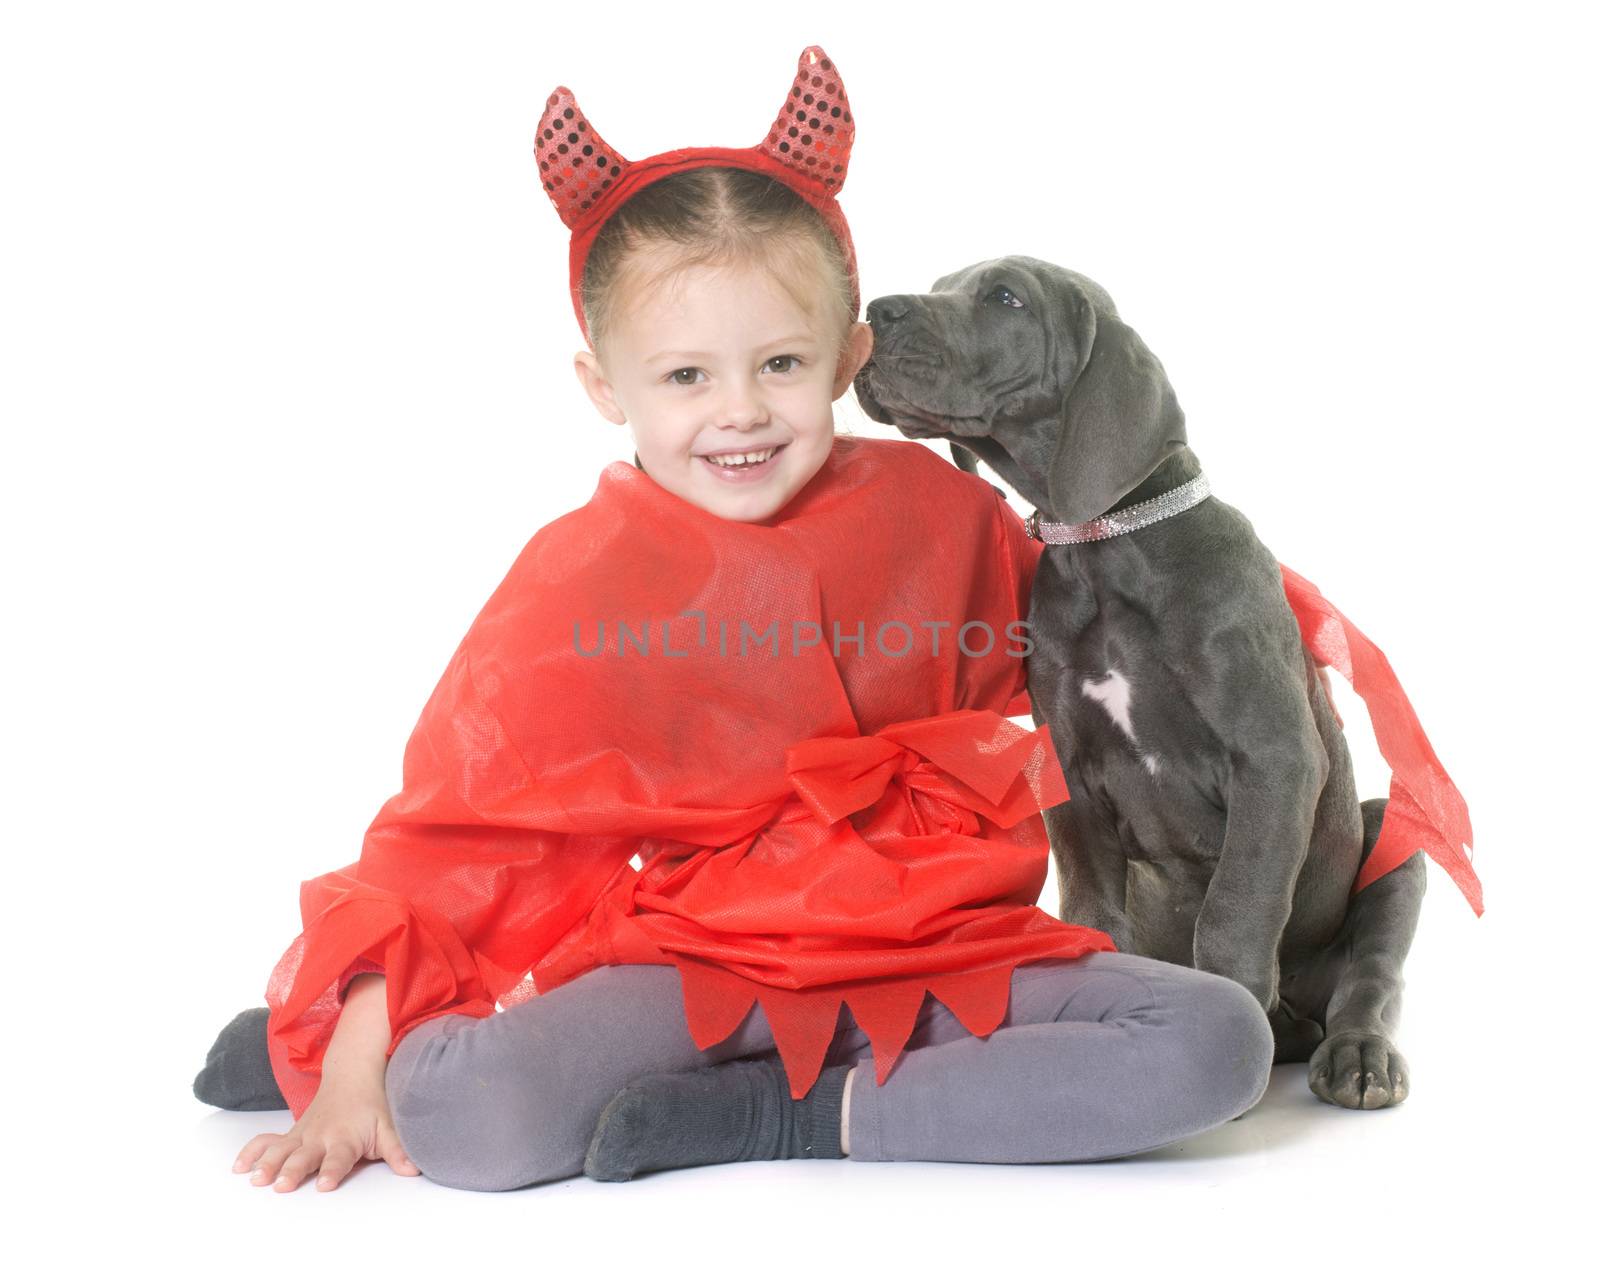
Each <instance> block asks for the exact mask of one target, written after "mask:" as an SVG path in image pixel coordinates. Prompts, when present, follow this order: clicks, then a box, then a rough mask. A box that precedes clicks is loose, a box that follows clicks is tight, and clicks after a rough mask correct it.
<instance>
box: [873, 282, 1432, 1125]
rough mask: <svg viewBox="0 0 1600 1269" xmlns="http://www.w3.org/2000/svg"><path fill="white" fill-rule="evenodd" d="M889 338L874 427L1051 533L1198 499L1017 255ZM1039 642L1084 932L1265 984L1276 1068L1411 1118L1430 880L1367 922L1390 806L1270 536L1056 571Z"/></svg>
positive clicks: (1085, 326)
mask: <svg viewBox="0 0 1600 1269" xmlns="http://www.w3.org/2000/svg"><path fill="white" fill-rule="evenodd" d="M867 320H868V321H869V322H870V323H871V324H872V329H873V332H874V336H875V346H874V351H873V355H872V358H871V360H870V361H869V362H868V363H867V364H866V366H865V367H864V368H863V369H862V370H861V372H860V374H859V376H858V377H857V379H856V381H855V388H856V394H857V397H858V398H859V400H860V402H861V405H862V408H863V409H864V410H865V411H866V413H867V415H868V416H869V417H870V418H872V419H873V420H875V421H877V422H882V423H889V424H892V425H894V426H895V427H898V428H899V429H900V431H901V432H903V433H904V434H905V435H906V436H909V437H920V438H927V437H945V438H949V439H950V440H951V442H952V445H953V447H959V448H961V449H965V450H967V451H969V452H970V453H971V454H972V455H975V456H976V458H979V459H982V460H983V461H984V462H986V463H988V464H989V466H991V467H992V468H993V469H994V470H995V471H996V472H998V473H999V474H1000V476H1001V477H1003V478H1004V479H1005V480H1006V481H1007V482H1008V483H1009V484H1010V485H1011V486H1012V487H1013V488H1014V489H1016V490H1017V491H1018V492H1019V493H1020V494H1021V495H1022V496H1023V497H1024V498H1026V499H1028V500H1029V501H1030V502H1031V503H1032V504H1033V505H1034V506H1035V507H1037V508H1038V515H1039V516H1040V517H1042V518H1044V519H1047V520H1053V521H1058V522H1067V523H1069V524H1072V525H1079V524H1082V523H1083V522H1086V521H1092V520H1095V519H1096V518H1097V517H1099V516H1101V515H1102V514H1104V513H1106V512H1110V511H1114V510H1121V509H1123V508H1127V507H1131V506H1133V505H1135V504H1139V503H1144V502H1146V501H1148V500H1150V499H1153V498H1157V497H1159V496H1160V495H1162V494H1164V493H1166V492H1167V491H1169V490H1180V487H1183V486H1187V485H1188V482H1190V481H1192V480H1193V479H1194V478H1195V477H1197V476H1199V475H1200V463H1199V460H1198V459H1197V458H1196V457H1195V454H1194V452H1193V451H1192V450H1191V449H1190V448H1189V445H1188V437H1187V433H1186V430H1185V426H1184V415H1183V411H1182V409H1180V408H1179V406H1178V399H1177V396H1176V395H1175V394H1174V392H1173V390H1172V386H1171V384H1169V383H1168V382H1167V376H1166V373H1165V372H1164V371H1163V369H1162V367H1161V363H1160V362H1159V361H1158V360H1157V359H1156V357H1155V356H1154V354H1152V353H1151V352H1150V350H1149V349H1148V348H1147V347H1146V346H1145V344H1144V341H1143V340H1141V339H1140V338H1139V336H1138V335H1137V334H1136V333H1135V332H1134V330H1133V328H1132V327H1130V326H1129V325H1127V324H1126V323H1125V322H1123V321H1122V320H1121V318H1120V317H1118V315H1117V309H1116V305H1115V304H1113V302H1112V300H1111V297H1110V296H1109V295H1108V294H1106V292H1105V291H1104V290H1103V289H1102V288H1101V287H1100V286H1098V285H1097V284H1095V283H1094V282H1092V281H1090V280H1089V279H1088V278H1086V277H1084V276H1083V275H1081V274H1078V273H1073V272H1071V271H1070V270H1067V269H1064V268H1061V267H1059V266H1057V265H1053V264H1050V263H1048V262H1046V261H1043V260H1036V259H1033V258H1031V257H1028V256H1005V257H1002V258H1000V259H997V260H988V261H985V262H983V263H981V264H975V265H973V266H971V267H970V268H966V269H962V270H961V271H959V272H957V273H951V274H948V275H946V276H945V277H942V278H940V279H939V280H938V281H936V282H935V283H934V284H933V290H932V291H931V292H929V293H928V294H925V295H888V296H882V297H880V298H878V299H876V300H874V301H873V302H872V303H871V304H869V305H868V306H867ZM958 452H959V451H958ZM962 465H963V466H966V467H968V469H969V470H970V469H971V465H970V464H969V463H963V464H962ZM1191 488H1192V487H1191ZM1173 501H1178V502H1182V501H1186V499H1184V498H1183V495H1182V493H1181V491H1180V492H1179V493H1178V494H1175V495H1174V499H1169V500H1168V502H1169V503H1170V502H1173ZM1159 506H1160V504H1158V507H1159ZM1029 627H1030V630H1029V633H1030V636H1031V638H1032V640H1033V651H1032V653H1031V654H1030V657H1029V662H1028V683H1029V691H1030V695H1031V696H1032V699H1033V702H1034V718H1035V721H1036V722H1038V723H1047V724H1048V725H1049V727H1050V731H1051V735H1052V737H1053V739H1054V741H1055V746H1056V750H1057V753H1058V755H1059V756H1060V758H1061V760H1062V764H1063V767H1064V770H1065V773H1066V778H1067V786H1068V789H1069V790H1070V792H1071V799H1070V800H1069V801H1067V802H1064V803H1062V804H1061V805H1059V806H1056V807H1053V808H1051V809H1050V810H1048V811H1046V812H1045V813H1044V815H1045V823H1046V827H1047V830H1048V832H1049V835H1050V842H1051V848H1052V851H1053V853H1054V855H1055V858H1056V864H1057V868H1058V872H1059V877H1060V887H1061V889H1060V915H1061V919H1062V920H1064V921H1069V922H1073V923H1076V924H1081V925H1089V926H1093V927H1095V928H1097V929H1101V930H1104V931H1106V932H1107V933H1108V934H1110V935H1111V937H1112V938H1113V939H1114V940H1115V941H1116V944H1117V947H1118V948H1119V949H1120V950H1122V951H1129V952H1134V953H1137V954H1139V955H1142V956H1152V957H1157V958H1159V959H1161V960H1166V961H1174V962H1177V963H1179V964H1183V965H1192V966H1194V967H1196V968H1199V969H1203V970H1208V971H1210V972H1212V973H1216V974H1222V975H1224V976H1226V977H1228V978H1232V979H1234V980H1235V981H1236V982H1239V983H1241V984H1242V985H1244V986H1245V987H1246V988H1248V989H1249V990H1250V991H1251V992H1252V993H1254V995H1255V997H1256V999H1257V1000H1258V1001H1260V1002H1261V1006H1262V1008H1263V1009H1264V1010H1266V1012H1267V1016H1268V1018H1269V1020H1270V1021H1271V1023H1272V1028H1273V1034H1274V1036H1275V1038H1276V1044H1277V1053H1276V1061H1278V1062H1306V1061H1309V1068H1308V1072H1307V1074H1308V1079H1309V1082H1310V1085H1311V1088H1312V1090H1313V1091H1314V1092H1315V1093H1316V1094H1317V1096H1318V1097H1320V1098H1322V1099H1323V1100H1324V1101H1326V1102H1330V1103H1333V1104H1336V1105H1340V1106H1348V1107H1352V1108H1359V1109H1373V1108H1376V1107H1381V1106H1388V1105H1393V1104H1396V1103H1398V1102H1401V1101H1403V1100H1404V1099H1405V1097H1406V1095H1407V1093H1408V1092H1409V1091H1410V1080H1409V1078H1408V1075H1407V1072H1406V1064H1405V1061H1404V1059H1403V1058H1402V1057H1401V1055H1400V1052H1399V1050H1398V1049H1397V1048H1396V1047H1395V1042H1394V1032H1395V1028H1396V1027H1397V1025H1398V1022H1399V1014H1400V999H1401V987H1402V978H1401V969H1402V965H1403V963H1404V961H1405V957H1406V953H1407V952H1408V951H1409V950H1410V947H1411V940H1412V936H1413V934H1414V932H1415V930H1416V925H1417V917H1418V914H1419V911H1420V909H1421V904H1422V895H1423V890H1424V886H1425V883H1426V877H1425V874H1424V871H1423V865H1424V858H1423V856H1422V855H1420V854H1418V855H1414V856H1412V857H1411V858H1410V859H1409V860H1407V861H1406V863H1405V864H1404V865H1402V866H1401V867H1399V868H1396V869H1394V870H1393V871H1391V872H1389V873H1388V874H1386V875H1385V876H1383V877H1381V878H1379V879H1378V880H1377V881H1375V882H1373V883H1372V884H1370V885H1368V886H1366V887H1364V888H1363V889H1362V890H1360V891H1359V892H1357V893H1356V894H1354V895H1353V896H1352V894H1351V887H1352V884H1353V882H1354V880H1355V877H1356V873H1357V872H1358V870H1359V869H1360V867H1361V864H1362V861H1363V860H1364V859H1365V858H1366V856H1367V854H1368V853H1369V852H1370V851H1371V849H1372V846H1373V843H1374V842H1375V841H1376V839H1377V836H1378V829H1379V827H1380V826H1381V824H1382V822H1383V813H1384V807H1385V805H1386V801H1387V799H1382V798H1379V799H1372V800H1370V801H1366V802H1362V801H1360V800H1359V799H1358V798H1357V796H1356V789H1355V782H1354V779H1353V776H1352V772H1351V765H1350V754H1349V751H1348V749H1347V748H1346V746H1345V742H1344V734H1343V731H1342V730H1341V727H1340V723H1339V721H1338V719H1337V717H1336V715H1335V714H1334V712H1333V710H1332V708H1331V705H1330V703H1329V700H1328V697H1327V695H1326V692H1325V686H1324V682H1323V680H1322V679H1321V677H1320V676H1319V673H1318V667H1317V665H1316V663H1315V661H1314V660H1313V659H1312V657H1311V655H1310V653H1309V652H1308V651H1307V650H1306V649H1305V648H1304V647H1303V646H1302V644H1301V640H1300V631H1299V627H1298V625H1297V624H1296V622H1295V619H1294V615H1293V613H1292V612H1291V611H1290V608H1289V605H1288V601H1287V599H1286V598H1285V596H1284V592H1283V583H1282V580H1281V575H1280V573H1279V569H1278V565H1277V563H1276V561H1275V560H1274V559H1273V556H1272V554H1271V553H1270V552H1269V551H1268V550H1267V548H1266V547H1265V546H1263V545H1262V543H1261V541H1260V540H1259V539H1258V538H1257V537H1256V535H1255V532H1254V531H1253V530H1252V529H1251V527H1250V522H1249V521H1248V520H1247V519H1245V517H1244V516H1243V515H1241V514H1240V513H1239V512H1238V511H1236V510H1235V509H1234V508H1233V507H1231V506H1229V505H1228V504H1227V503H1225V502H1222V501H1220V500H1219V499H1217V498H1215V497H1205V498H1203V500H1201V501H1199V502H1197V503H1195V504H1194V505H1192V506H1189V507H1188V508H1187V509H1184V510H1181V511H1180V512H1178V513H1177V514H1170V515H1168V516H1167V517H1166V518H1162V519H1157V520H1154V521H1153V522H1150V523H1145V524H1143V526H1142V527H1139V528H1137V529H1136V530H1134V531H1132V532H1127V533H1124V534H1121V535H1120V536H1113V537H1107V538H1104V539H1103V540H1088V541H1081V542H1074V543H1063V544H1056V545H1049V546H1047V547H1046V548H1045V551H1044V554H1043V556H1042V558H1041V559H1040V562H1039V568H1038V572H1037V574H1036V577H1035V580H1034V586H1033V598H1032V606H1031V609H1030V613H1029Z"/></svg>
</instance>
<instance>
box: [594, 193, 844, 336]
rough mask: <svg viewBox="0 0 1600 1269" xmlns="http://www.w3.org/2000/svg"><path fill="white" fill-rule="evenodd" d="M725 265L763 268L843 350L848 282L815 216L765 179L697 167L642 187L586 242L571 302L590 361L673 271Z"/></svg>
mask: <svg viewBox="0 0 1600 1269" xmlns="http://www.w3.org/2000/svg"><path fill="white" fill-rule="evenodd" d="M731 264H742V265H751V266H760V267H764V268H765V269H766V270H767V271H768V272H769V273H770V274H771V275H772V276H773V278H774V279H775V280H776V281H777V282H778V284H779V285H780V286H782V287H783V289H784V290H785V291H786V292H787V293H788V294H789V296H790V297H791V298H792V299H793V300H794V302H795V303H796V304H797V305H799V306H800V307H801V308H802V309H804V310H805V311H806V312H807V313H809V314H810V315H811V316H812V318H813V319H816V320H817V324H818V327H819V329H821V330H823V331H829V330H831V331H832V332H833V333H834V335H835V342H834V346H833V351H834V352H837V351H838V349H839V348H840V347H841V346H842V345H843V342H844V338H845V335H846V333H847V332H848V331H849V329H850V325H851V323H852V322H854V320H855V313H854V311H853V310H852V308H851V304H850V277H849V272H848V269H847V265H846V262H845V258H844V252H843V250H842V249H841V248H840V246H839V240H838V239H837V238H835V237H834V236H833V233H832V231H831V230H830V229H829V228H828V226H827V225H826V224H825V223H824V221H823V219H822V217H821V216H820V215H819V214H818V213H817V210H816V208H814V207H812V206H811V204H810V203H808V202H806V200H805V199H803V198H801V197H800V195H798V194H796V193H795V192H794V191H793V190H792V189H790V188H789V187H788V186H787V185H785V184H783V182H781V181H777V180H774V179H773V178H772V177H770V176H767V175H765V174H764V173H761V172H750V171H746V170H744V169H743V168H731V167H697V168H690V169H688V170H687V171H683V172H675V173H674V174H673V175H671V176H666V177H663V178H662V179H661V180H659V181H655V182H654V183H652V184H650V185H647V186H646V187H645V188H644V189H642V190H640V191H639V192H638V193H637V194H635V195H634V196H633V197H632V198H630V199H628V200H627V201H626V202H624V203H623V204H622V206H620V207H619V208H617V210H616V211H615V212H613V213H612V214H611V217H610V219H608V220H607V221H606V223H605V225H604V227H603V228H602V229H601V230H600V233H599V234H598V235H597V236H596V237H595V240H594V245H593V246H592V247H591V248H590V249H589V257H588V259H587V261H585V263H584V269H583V281H582V286H581V289H580V298H581V301H582V303H583V319H584V322H585V324H587V326H588V328H589V339H590V341H591V342H592V343H593V345H594V350H595V353H596V355H597V356H599V357H600V359H601V361H602V362H604V360H605V355H604V351H603V349H604V345H605V342H606V339H607V337H608V336H609V334H610V333H611V331H612V330H613V329H614V328H615V323H616V321H617V320H618V318H619V316H620V313H621V310H622V306H623V305H624V304H625V303H626V302H628V301H629V300H632V299H636V298H637V297H638V296H639V295H641V294H643V293H644V292H646V291H648V290H651V289H653V288H655V287H657V286H659V285H661V283H663V282H664V281H666V280H667V279H668V278H670V277H671V276H672V275H673V274H674V273H675V272H677V271H678V270H680V269H684V268H689V267H693V266H695V265H711V266H718V265H731ZM819 284H820V286H819ZM819 290H820V296H821V304H822V311H821V312H818V311H817V307H816V306H817V303H818V293H819Z"/></svg>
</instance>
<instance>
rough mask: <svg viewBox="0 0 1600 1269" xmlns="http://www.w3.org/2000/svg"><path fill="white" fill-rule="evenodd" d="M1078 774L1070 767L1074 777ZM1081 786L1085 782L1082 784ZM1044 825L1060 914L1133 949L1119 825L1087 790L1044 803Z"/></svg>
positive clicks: (1125, 862)
mask: <svg viewBox="0 0 1600 1269" xmlns="http://www.w3.org/2000/svg"><path fill="white" fill-rule="evenodd" d="M1076 775H1077V773H1076V772H1075V771H1074V772H1071V773H1070V776H1069V787H1070V781H1071V778H1072V777H1075V776H1076ZM1079 787H1080V788H1081V787H1082V786H1081V784H1080V786H1079ZM1044 828H1045V832H1046V833H1047V834H1048V835H1049V838H1050V848H1051V850H1052V851H1053V852H1054V853H1055V857H1056V886H1057V890H1058V892H1059V898H1060V907H1059V909H1058V911H1059V914H1060V917H1061V919H1062V920H1063V921H1066V922H1067V923H1068V924H1070V925H1086V926H1088V927H1089V928H1090V929H1094V930H1102V931H1104V932H1105V933H1106V934H1109V935H1110V936H1111V941H1112V942H1113V943H1115V944H1116V945H1117V950H1118V951H1120V952H1131V951H1133V950H1134V946H1133V929H1132V926H1131V925H1130V923H1129V921H1128V857H1127V855H1126V854H1125V853H1124V850H1123V846H1122V840H1121V838H1119V837H1118V836H1117V830H1116V826H1115V825H1114V824H1113V823H1112V822H1111V821H1110V819H1109V818H1108V817H1107V815H1106V813H1105V811H1104V810H1103V809H1102V808H1099V807H1097V806H1095V805H1094V803H1093V801H1092V800H1091V798H1090V797H1089V796H1088V795H1087V794H1083V795H1080V796H1078V797H1075V798H1072V799H1071V800H1070V801H1066V802H1061V803H1059V804H1057V805H1055V806H1051V807H1046V808H1045V811H1044Z"/></svg>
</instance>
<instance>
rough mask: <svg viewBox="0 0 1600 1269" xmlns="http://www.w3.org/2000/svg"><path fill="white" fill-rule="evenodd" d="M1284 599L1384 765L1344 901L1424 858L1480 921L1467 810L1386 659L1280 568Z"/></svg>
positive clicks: (1479, 893) (1319, 595)
mask: <svg viewBox="0 0 1600 1269" xmlns="http://www.w3.org/2000/svg"><path fill="white" fill-rule="evenodd" d="M1278 567H1279V568H1280V569H1281V570H1282V572H1283V593H1284V595H1285V596H1286V597H1287V599H1288V600H1289V607H1290V609H1291V610H1292V611H1293V612H1294V616H1295V620H1296V621H1297V622H1299V623H1300V638H1301V640H1302V641H1303V642H1304V643H1305V645H1306V647H1307V648H1309V649H1310V650H1311V654H1312V656H1314V657H1316V658H1317V660H1318V661H1319V662H1321V663H1322V664H1324V665H1331V666H1332V667H1333V668H1334V669H1336V670H1338V671H1339V673H1340V674H1342V675H1344V677H1345V679H1346V680H1347V681H1348V682H1349V684H1350V686H1351V687H1352V688H1354V689H1355V692H1356V695H1358V696H1359V697H1361V699H1362V700H1363V701H1365V702H1366V706H1367V712H1368V714H1369V715H1370V716H1371V718H1372V730H1373V734H1374V735H1375V736H1376V738H1377V741H1378V751H1379V752H1380V753H1381V754H1383V759H1384V761H1385V762H1387V763H1388V764H1389V770H1390V772H1391V777H1390V781H1389V805H1388V807H1387V809H1386V810H1385V811H1384V813H1383V828H1382V829H1381V830H1380V831H1379V833H1378V840H1377V842H1376V843H1374V845H1373V847H1372V853H1371V854H1370V855H1369V856H1368V857H1367V861H1366V863H1365V864H1363V865H1362V867H1361V871H1360V872H1359V873H1358V874H1357V875H1356V881H1355V886H1354V888H1353V890H1352V891H1351V893H1355V892H1356V891H1359V890H1362V889H1364V888H1365V887H1367V886H1369V885H1371V884H1372V883H1373V882H1374V881H1376V880H1377V879H1378V878H1379V877H1381V876H1383V875H1384V874H1385V873H1388V872H1392V871H1393V870H1394V869H1395V868H1398V867H1399V866H1400V865H1401V864H1403V863H1404V862H1405V861H1406V860H1407V859H1409V858H1410V857H1411V856H1412V855H1414V854H1415V853H1416V852H1417V851H1419V850H1421V851H1425V852H1427V853H1428V854H1429V855H1431V856H1432V857H1433V859H1434V861H1435V862H1436V863H1438V865H1439V866H1440V867H1441V868H1443V869H1444V870H1445V871H1446V872H1447V873H1449V874H1450V878H1451V880H1452V881H1454V882H1455V883H1456V885H1457V887H1459V888H1460V890H1461V893H1462V894H1463V895H1465V896H1466V899H1467V902H1468V903H1470V904H1471V905H1472V910H1473V911H1474V912H1476V913H1477V914H1478V915H1479V916H1482V915H1483V883H1482V882H1481V881H1480V880H1479V879H1478V875H1477V873H1476V872H1474V871H1473V868H1472V823H1471V821H1470V820H1469V819H1468V817H1467V803H1466V800H1465V799H1464V798H1463V797H1462V796H1461V791H1460V790H1459V789H1457V788H1456V786H1455V782H1454V781H1452V780H1451V779H1450V776H1449V775H1448V774H1447V773H1446V772H1445V769H1444V764H1443V763H1441V762H1440V761H1439V757H1438V755H1437V754H1435V753H1434V751H1433V746H1432V745H1431V744H1430V743H1429V742H1428V737H1427V733H1425V732H1424V731H1423V730H1422V722H1421V720H1419V719H1418V718H1417V712H1416V710H1415V709H1413V708H1412V707H1411V701H1410V700H1409V699H1408V698H1407V696H1406V693H1405V689H1404V688H1403V687H1401V686H1400V680H1399V679H1398V678H1396V677H1395V672H1394V670H1393V669H1391V668H1390V666H1389V658H1388V657H1386V656H1384V655H1383V652H1382V650H1381V649H1380V648H1379V647H1378V646H1377V644H1375V643H1373V642H1372V640H1371V639H1369V638H1367V636H1366V635H1364V634H1362V633H1361V631H1360V630H1358V629H1356V627H1355V625H1354V623H1352V622H1351V620H1350V619H1349V618H1348V617H1346V616H1345V615H1344V614H1343V613H1342V612H1340V611H1339V610H1338V609H1337V608H1335V607H1334V606H1333V605H1332V604H1331V603H1329V602H1328V599H1327V597H1326V596H1325V595H1323V593H1322V592H1321V591H1320V590H1318V589H1317V588H1316V587H1315V586H1314V585H1312V583H1310V582H1309V581H1307V580H1306V579H1305V578H1303V577H1301V576H1300V574H1298V573H1296V572H1295V571H1294V570H1293V569H1291V568H1289V567H1288V566H1286V565H1284V564H1281V563H1280V564H1279V565H1278Z"/></svg>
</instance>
